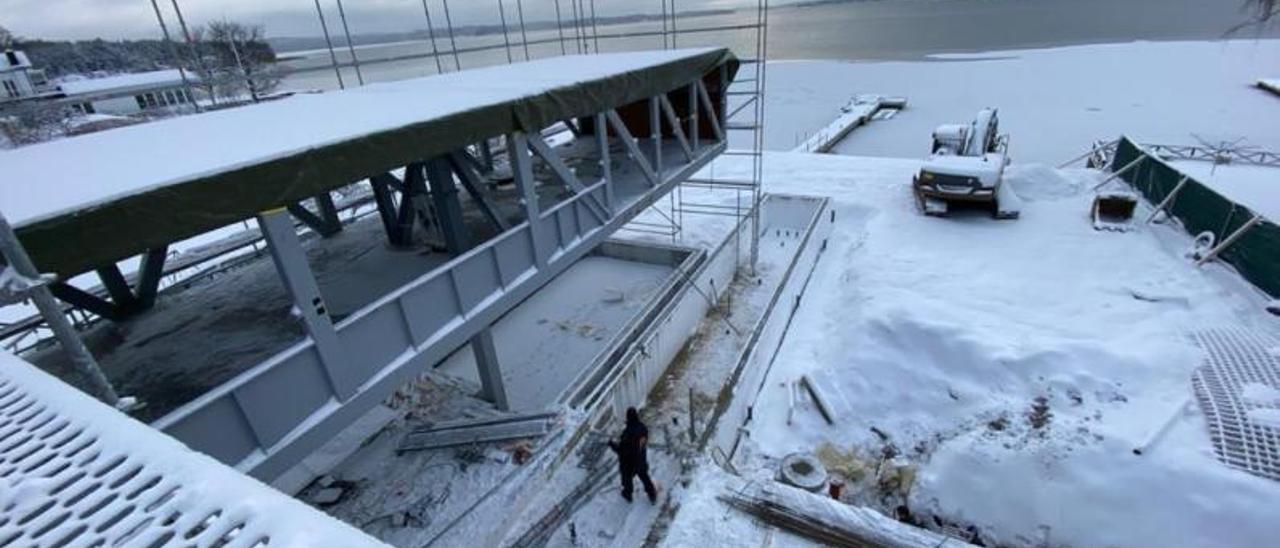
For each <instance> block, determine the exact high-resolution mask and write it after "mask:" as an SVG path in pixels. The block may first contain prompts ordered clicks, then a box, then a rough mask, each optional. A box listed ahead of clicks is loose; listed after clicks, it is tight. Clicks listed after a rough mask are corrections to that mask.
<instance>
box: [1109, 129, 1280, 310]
mask: <svg viewBox="0 0 1280 548" xmlns="http://www.w3.org/2000/svg"><path fill="white" fill-rule="evenodd" d="M1144 155H1145V156H1147V157H1148V160H1146V161H1143V162H1142V163H1141V164H1138V166H1137V167H1135V168H1133V169H1131V170H1130V171H1128V172H1126V173H1124V174H1121V176H1120V179H1122V180H1124V181H1125V182H1127V183H1129V185H1131V186H1132V187H1133V188H1134V189H1135V190H1137V191H1138V192H1139V193H1141V194H1142V195H1143V197H1145V198H1146V199H1147V200H1148V201H1150V202H1151V203H1153V204H1157V203H1160V202H1161V201H1163V200H1164V198H1165V197H1166V196H1168V195H1169V193H1170V192H1173V189H1174V188H1175V187H1177V185H1178V182H1179V181H1181V180H1182V178H1183V177H1186V175H1185V174H1184V173H1182V172H1180V171H1178V170H1177V169H1174V168H1173V167H1172V166H1170V165H1168V164H1166V163H1165V162H1164V161H1163V160H1161V159H1159V158H1158V157H1155V156H1154V155H1151V154H1149V153H1148V152H1147V151H1146V150H1145V149H1143V148H1142V147H1141V146H1139V145H1138V144H1137V143H1134V142H1133V141H1132V140H1131V139H1129V138H1128V137H1121V138H1120V140H1119V142H1117V144H1116V151H1115V155H1114V156H1113V157H1112V161H1111V166H1110V169H1111V170H1112V171H1114V170H1117V169H1120V168H1122V167H1124V166H1126V165H1129V163H1130V162H1132V161H1134V160H1135V159H1137V158H1138V157H1140V156H1144ZM1168 211H1169V213H1170V214H1171V215H1172V216H1173V217H1174V218H1176V219H1177V220H1178V221H1179V222H1180V223H1182V227H1183V228H1184V229H1185V230H1186V231H1187V233H1189V234H1191V235H1193V236H1194V235H1196V234H1200V233H1201V232H1206V231H1207V232H1212V233H1213V235H1214V241H1215V242H1221V241H1223V240H1224V239H1225V238H1227V237H1228V236H1230V235H1231V234H1233V233H1234V232H1235V231H1236V230H1239V229H1240V227H1242V226H1244V224H1245V223H1247V222H1249V220H1250V219H1251V218H1253V216H1254V212H1253V211H1251V210H1250V209H1249V208H1247V207H1245V206H1242V205H1240V204H1237V203H1235V202H1232V201H1231V200H1229V199H1227V198H1226V197H1225V196H1223V195H1221V194H1219V193H1218V192H1217V191H1215V190H1213V189H1211V188H1209V187H1207V186H1205V185H1203V184H1201V183H1200V182H1199V181H1196V180H1195V179H1192V178H1189V177H1188V178H1187V182H1186V184H1185V185H1184V186H1183V187H1182V190H1180V191H1178V195H1177V196H1175V197H1174V198H1173V201H1172V202H1171V203H1170V205H1169V207H1168ZM1218 258H1219V259H1221V260H1223V261H1225V262H1227V263H1228V264H1230V265H1232V266H1233V267H1235V268H1236V270H1237V271H1238V272H1240V275H1241V276H1243V277H1244V278H1245V279H1246V280H1248V281H1249V282H1250V283H1252V284H1253V285H1255V286H1257V287H1258V288H1260V289H1262V290H1263V291H1265V292H1266V293H1267V294H1268V295H1270V296H1272V297H1275V298H1280V226H1277V225H1276V224H1274V223H1272V222H1271V221H1269V220H1266V221H1263V222H1261V223H1259V224H1258V225H1255V226H1254V227H1253V228H1250V229H1249V231H1248V232H1245V233H1244V235H1243V236H1241V237H1240V239H1238V240H1236V242H1235V243H1233V244H1232V245H1231V246H1230V247H1228V248H1226V249H1224V250H1223V251H1222V253H1221V254H1219V255H1218Z"/></svg>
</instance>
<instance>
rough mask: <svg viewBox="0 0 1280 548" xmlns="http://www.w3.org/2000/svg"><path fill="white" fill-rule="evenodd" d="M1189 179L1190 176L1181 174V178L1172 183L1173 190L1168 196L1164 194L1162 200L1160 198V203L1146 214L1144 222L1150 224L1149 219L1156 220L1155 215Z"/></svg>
mask: <svg viewBox="0 0 1280 548" xmlns="http://www.w3.org/2000/svg"><path fill="white" fill-rule="evenodd" d="M1189 180H1190V177H1187V176H1186V175H1183V176H1182V178H1181V179H1178V184H1177V185H1174V187H1173V192H1170V193H1169V195H1168V196H1165V197H1164V199H1163V200H1160V203H1159V204H1158V205H1156V208H1155V210H1154V211H1152V212H1151V215H1149V216H1147V220H1146V221H1145V222H1144V224H1150V223H1151V221H1154V220H1156V215H1159V214H1160V212H1161V211H1163V210H1164V208H1165V207H1167V206H1168V205H1169V203H1170V202H1172V201H1173V198H1174V197H1175V196H1177V195H1178V192H1180V191H1182V187H1183V186H1186V184H1187V181H1189Z"/></svg>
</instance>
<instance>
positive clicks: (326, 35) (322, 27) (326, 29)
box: [315, 0, 426, 89]
mask: <svg viewBox="0 0 1280 548" xmlns="http://www.w3.org/2000/svg"><path fill="white" fill-rule="evenodd" d="M423 1H424V2H425V1H426V0H423ZM315 2H316V15H317V16H318V17H319V18H320V30H322V31H324V43H325V45H326V46H328V48H329V61H330V62H331V63H333V73H334V74H335V75H337V76H338V89H347V85H346V84H344V83H343V82H342V69H339V68H338V54H337V53H334V51H333V39H331V38H330V37H329V25H328V24H327V23H325V21H324V10H322V9H320V0H315Z"/></svg>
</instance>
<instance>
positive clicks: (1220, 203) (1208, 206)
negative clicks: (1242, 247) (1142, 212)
mask: <svg viewBox="0 0 1280 548" xmlns="http://www.w3.org/2000/svg"><path fill="white" fill-rule="evenodd" d="M1170 210H1171V211H1172V212H1173V216H1174V217H1177V218H1178V220H1179V221H1182V227H1183V228H1185V229H1186V230H1187V232H1189V233H1190V234H1191V235H1193V236H1194V235H1196V234H1199V233H1201V232H1205V231H1208V232H1212V233H1213V236H1214V241H1215V242H1221V241H1222V239H1223V238H1225V237H1226V236H1227V234H1229V233H1228V232H1225V230H1224V229H1225V228H1227V226H1228V225H1229V224H1230V223H1231V220H1232V219H1233V218H1235V217H1244V218H1245V219H1246V220H1247V219H1248V218H1249V215H1250V213H1249V211H1248V210H1247V209H1245V208H1244V207H1243V206H1238V205H1236V204H1235V203H1234V202H1232V201H1231V200H1228V199H1226V198H1223V197H1222V195H1221V194H1218V193H1217V192H1214V191H1213V189H1211V188H1209V187H1207V186H1204V185H1202V184H1200V182H1199V181H1195V180H1188V181H1187V184H1186V186H1184V187H1182V191H1181V192H1179V193H1178V196H1177V200H1176V201H1175V202H1174V204H1173V207H1172V208H1170Z"/></svg>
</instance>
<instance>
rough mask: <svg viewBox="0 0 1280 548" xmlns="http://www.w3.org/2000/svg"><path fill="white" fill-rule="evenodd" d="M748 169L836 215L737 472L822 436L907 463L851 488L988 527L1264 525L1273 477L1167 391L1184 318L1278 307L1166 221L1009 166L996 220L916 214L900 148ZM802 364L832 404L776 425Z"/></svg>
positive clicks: (994, 530) (1226, 541)
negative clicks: (1251, 471)
mask: <svg viewBox="0 0 1280 548" xmlns="http://www.w3.org/2000/svg"><path fill="white" fill-rule="evenodd" d="M765 165H766V189H767V190H768V191H770V192H794V193H809V194H825V195H829V196H831V197H832V199H833V205H834V209H835V211H836V218H837V226H836V228H835V232H834V234H833V237H832V238H831V239H830V245H831V248H830V249H828V250H827V252H826V255H825V256H824V258H823V259H822V260H821V261H820V262H819V264H818V266H817V269H816V270H815V271H814V275H813V279H812V281H811V282H810V283H811V285H810V289H809V292H808V293H807V295H811V296H812V297H807V298H806V299H805V301H804V302H803V303H802V305H801V307H800V309H799V311H798V312H797V315H796V316H795V319H794V320H793V324H792V327H791V329H790V331H789V334H788V338H787V340H786V341H785V342H784V343H783V346H782V348H781V350H780V351H779V354H778V357H777V360H776V363H775V365H774V367H773V370H772V372H771V375H770V378H769V380H768V382H767V383H766V384H765V389H764V391H763V392H762V393H761V394H760V398H759V400H758V401H757V404H756V407H755V409H756V413H755V420H754V422H753V423H752V424H751V426H750V428H751V433H750V437H749V438H748V440H749V441H748V443H747V445H746V448H745V449H744V450H743V452H744V453H745V456H746V462H744V463H742V464H740V466H739V467H740V468H751V467H759V468H761V469H770V468H772V467H773V466H774V463H775V462H776V460H777V459H780V458H781V457H783V456H785V455H787V454H789V453H792V452H795V451H811V452H812V451H816V450H818V448H819V447H821V446H822V445H823V444H824V443H826V444H829V445H830V446H832V447H834V448H837V449H839V450H840V451H846V452H850V454H853V455H856V456H858V457H859V458H862V459H863V460H864V461H866V462H869V466H872V467H876V466H883V465H887V464H888V463H892V462H898V463H901V465H902V466H904V470H911V471H912V474H911V475H912V476H914V478H915V481H906V482H903V483H902V484H900V485H897V486H895V488H894V489H878V490H873V492H865V493H862V494H854V495H852V498H853V500H854V501H857V502H861V503H864V504H872V505H877V506H879V507H881V508H882V509H883V510H886V511H888V510H893V509H894V508H896V507H897V506H898V505H905V506H907V507H908V508H909V510H910V511H911V513H912V514H913V515H914V516H915V518H917V519H922V520H924V522H925V523H929V524H930V525H933V524H935V523H949V524H955V525H958V526H961V527H964V526H967V525H973V526H976V529H975V530H976V531H977V532H978V533H979V538H981V539H982V540H984V541H987V542H991V541H994V542H996V543H998V544H1001V545H1013V546H1034V545H1045V544H1047V545H1059V544H1065V545H1069V546H1104V545H1116V546H1147V545H1192V546H1196V545H1198V546H1219V545H1262V544H1267V543H1268V542H1269V539H1272V538H1274V533H1275V529H1274V513H1273V512H1274V508H1276V507H1277V505H1280V485H1277V484H1275V483H1273V482H1269V481H1266V480H1263V479H1260V478H1257V477H1254V476H1250V475H1248V474H1245V473H1243V472H1239V471H1235V470H1232V469H1229V468H1227V467H1225V466H1223V465H1221V464H1220V463H1218V462H1217V461H1216V460H1215V458H1214V456H1213V453H1212V446H1211V444H1210V441H1209V438H1208V436H1207V433H1206V431H1205V426H1204V420H1203V418H1202V417H1201V416H1199V415H1198V413H1197V412H1195V411H1194V410H1192V411H1184V408H1185V406H1184V405H1183V404H1184V402H1185V401H1186V400H1187V398H1188V397H1189V396H1190V394H1191V388H1190V382H1189V376H1190V373H1191V372H1192V370H1193V369H1194V368H1195V367H1196V366H1198V365H1199V364H1200V360H1201V355H1200V353H1199V352H1198V350H1196V349H1195V348H1194V347H1193V346H1192V345H1191V344H1190V343H1189V342H1188V340H1187V339H1186V336H1185V333H1186V332H1188V331H1189V330H1191V329H1194V328H1196V327H1203V326H1206V325H1243V326H1244V327H1246V328H1249V329H1263V330H1275V329H1276V328H1277V324H1276V320H1275V319H1274V318H1271V317H1269V316H1267V315H1266V314H1265V313H1263V312H1262V310H1261V308H1262V307H1261V304H1262V303H1261V300H1260V299H1259V298H1258V297H1257V296H1256V295H1253V294H1246V293H1236V292H1234V291H1233V290H1232V289H1230V288H1224V286H1223V285H1220V284H1219V283H1217V280H1216V279H1215V278H1213V277H1211V276H1210V275H1209V271H1208V270H1197V269H1196V268H1194V267H1193V266H1191V265H1190V264H1189V263H1188V262H1186V260H1185V259H1183V258H1182V257H1181V256H1180V253H1179V251H1180V250H1181V249H1182V248H1184V247H1185V246H1186V245H1187V240H1186V237H1185V236H1184V235H1181V234H1178V233H1177V232H1176V231H1175V230H1173V229H1170V228H1168V227H1162V226H1152V227H1148V228H1144V229H1141V230H1138V231H1135V232H1131V233H1125V234H1114V233H1103V232H1098V231H1095V230H1093V229H1092V227H1091V226H1090V224H1089V221H1088V211H1089V206H1090V202H1091V200H1092V196H1093V194H1092V193H1091V192H1088V188H1091V187H1092V184H1091V183H1096V180H1097V175H1096V174H1095V173H1092V172H1088V171H1084V170H1076V171H1065V172H1063V171H1057V170H1053V169H1051V168H1047V167H1044V166H1034V165H1025V166H1024V165H1017V164H1015V165H1014V166H1011V168H1010V179H1009V182H1010V184H1011V185H1012V186H1013V188H1014V189H1015V190H1016V191H1017V192H1018V194H1019V195H1020V196H1022V197H1024V198H1026V199H1027V203H1026V204H1025V207H1024V209H1023V213H1022V218H1021V220H1018V221H1013V222H1007V221H1006V222H996V221H992V220H991V219H990V218H989V217H988V216H987V215H985V214H983V213H974V214H971V215H966V214H963V213H958V214H955V215H953V216H952V217H951V218H946V219H935V218H927V217H924V216H922V215H919V214H918V213H917V212H916V211H915V204H914V203H913V201H912V199H911V195H910V191H909V181H910V180H911V175H912V173H913V172H914V171H915V170H916V169H918V166H919V162H914V161H906V160H885V159H870V158H851V157H838V156H837V157H832V156H818V155H804V154H789V153H771V154H768V155H767V157H766V164H765ZM737 169H741V167H740V166H738V165H734V164H730V163H729V162H723V163H721V164H720V165H719V166H717V170H718V171H717V173H722V174H723V173H729V172H733V171H734V170H737ZM797 174H800V176H797ZM1152 295H1157V296H1158V297H1152ZM801 375H809V376H810V377H811V378H813V379H814V380H815V382H817V383H818V384H820V385H822V387H823V389H824V391H825V392H826V393H827V394H828V395H829V398H830V399H831V400H833V401H832V407H833V408H835V411H834V413H835V415H836V417H835V419H836V421H835V425H833V426H828V425H827V424H826V423H825V422H824V421H823V419H822V418H821V416H820V415H819V414H818V413H817V411H816V410H814V409H813V407H812V404H811V403H802V405H801V406H800V408H798V409H797V410H796V413H795V415H796V416H795V421H794V422H793V424H792V425H791V426H788V425H787V423H786V415H787V413H786V409H787V405H788V400H787V397H788V394H787V392H786V390H785V389H784V388H782V387H781V386H780V385H782V384H784V383H788V382H790V381H793V380H795V379H797V378H799V377H800V376H801ZM1170 418H1172V419H1173V421H1174V422H1173V425H1172V427H1171V428H1170V430H1169V432H1168V433H1167V434H1166V435H1165V436H1164V437H1163V438H1162V439H1161V440H1158V441H1157V443H1156V444H1154V445H1153V446H1152V447H1151V448H1150V449H1149V450H1148V451H1147V452H1146V453H1145V455H1144V456H1142V457H1138V456H1135V455H1134V454H1133V452H1132V449H1133V448H1134V447H1135V446H1137V445H1139V444H1140V443H1142V442H1143V441H1144V440H1145V439H1146V438H1147V437H1148V436H1149V435H1150V433H1151V432H1153V431H1155V430H1157V429H1159V428H1160V427H1161V426H1162V425H1163V424H1164V423H1166V422H1168V421H1169V419H1170ZM873 483H874V482H873ZM852 487H855V488H856V486H852ZM876 487H879V486H876ZM931 516H937V518H938V521H937V522H934V521H933V520H932V519H930V517H931ZM1188 516H1195V519H1187V518H1188Z"/></svg>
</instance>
